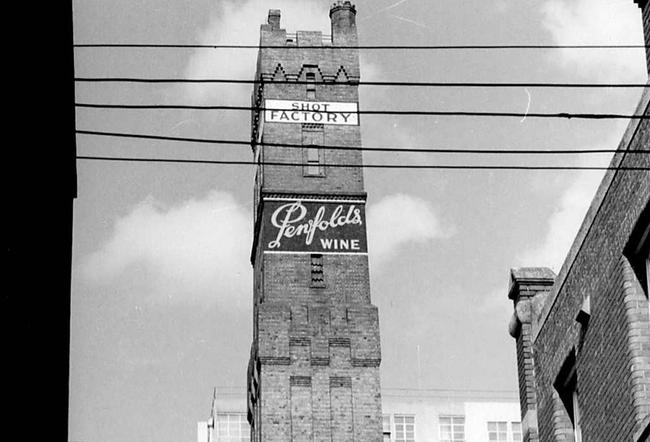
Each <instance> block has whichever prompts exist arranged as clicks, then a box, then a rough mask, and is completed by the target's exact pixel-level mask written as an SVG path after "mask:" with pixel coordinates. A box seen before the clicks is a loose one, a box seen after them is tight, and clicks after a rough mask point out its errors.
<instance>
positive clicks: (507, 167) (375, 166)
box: [77, 155, 650, 171]
mask: <svg viewBox="0 0 650 442" xmlns="http://www.w3.org/2000/svg"><path fill="white" fill-rule="evenodd" d="M77 159H79V160H92V161H127V162H156V163H188V164H222V165H248V166H260V165H265V166H285V167H307V166H308V164H306V163H285V162H273V161H263V162H255V161H236V160H192V159H182V158H144V157H114V156H93V155H77ZM319 167H326V168H327V167H344V168H365V169H450V170H468V169H471V170H627V171H637V170H638V171H650V167H599V166H525V165H496V166H488V165H468V164H462V165H453V164H319Z"/></svg>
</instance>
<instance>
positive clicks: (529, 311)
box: [508, 267, 555, 442]
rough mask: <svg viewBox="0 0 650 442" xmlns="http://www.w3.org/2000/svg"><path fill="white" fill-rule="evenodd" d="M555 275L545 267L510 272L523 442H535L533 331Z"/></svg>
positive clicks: (535, 393)
mask: <svg viewBox="0 0 650 442" xmlns="http://www.w3.org/2000/svg"><path fill="white" fill-rule="evenodd" d="M554 280H555V274H554V273H553V272H552V271H551V270H549V269H547V268H533V267H530V268H519V269H512V270H511V271H510V289H509V291H508V298H510V299H512V301H513V304H514V313H513V316H512V319H511V321H510V326H509V329H510V330H509V331H510V335H511V336H512V337H513V338H515V340H516V346H517V369H518V372H519V401H520V406H521V423H522V432H523V441H524V442H538V441H539V431H538V424H537V383H536V380H535V358H534V351H533V339H532V328H533V326H534V322H535V321H536V320H537V315H538V314H539V312H540V310H541V306H542V305H543V303H544V300H545V299H546V295H547V294H548V292H549V291H550V289H551V287H552V285H553V282H554Z"/></svg>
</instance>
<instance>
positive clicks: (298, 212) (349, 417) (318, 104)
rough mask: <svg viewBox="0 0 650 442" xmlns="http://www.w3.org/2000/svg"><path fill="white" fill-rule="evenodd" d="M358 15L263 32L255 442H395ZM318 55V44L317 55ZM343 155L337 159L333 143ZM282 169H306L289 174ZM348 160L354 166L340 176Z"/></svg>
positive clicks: (335, 14)
mask: <svg viewBox="0 0 650 442" xmlns="http://www.w3.org/2000/svg"><path fill="white" fill-rule="evenodd" d="M355 16H356V10H355V7H354V6H353V5H352V4H351V3H350V2H349V1H338V2H336V3H334V4H333V6H332V7H331V9H330V18H331V25H332V28H331V29H332V31H331V35H330V36H324V35H323V34H322V33H321V32H315V31H298V32H297V33H296V34H287V32H286V30H284V29H282V28H281V27H280V11H277V10H271V11H269V15H268V22H267V23H266V24H263V25H262V26H261V30H260V45H261V48H260V51H259V54H258V61H257V74H256V79H257V80H259V83H257V84H256V85H255V88H254V91H253V95H252V104H253V107H255V108H256V109H259V110H258V111H255V112H253V113H252V144H253V153H254V157H255V160H256V161H258V162H260V163H262V164H260V165H259V166H258V168H257V173H256V177H255V196H254V204H255V227H254V239H253V250H252V255H251V262H252V265H253V268H254V309H253V312H254V313H253V315H254V318H253V344H252V348H251V356H250V362H249V367H248V412H247V414H248V416H247V417H248V421H249V422H250V425H251V439H252V440H253V441H265V442H267V441H283V442H286V441H293V440H300V441H305V440H313V441H320V440H322V441H364V442H366V441H381V440H382V419H381V393H380V385H379V364H380V360H381V354H380V345H379V324H378V313H377V308H376V307H375V306H374V305H372V304H371V300H370V287H369V275H368V256H367V245H366V226H365V203H366V193H365V191H364V184H363V173H362V168H361V167H360V166H361V164H362V156H361V151H360V150H359V149H358V148H359V147H360V146H361V134H360V129H359V121H358V114H357V112H356V111H357V109H358V86H357V85H356V84H355V83H356V82H357V81H358V80H359V75H360V74H359V56H358V51H357V50H356V49H342V48H340V47H341V46H355V45H357V44H358V43H357V33H356V22H355V20H356V18H355ZM314 47H316V48H314ZM323 145H329V146H340V147H343V149H324V148H322V147H321V146H323ZM278 163H293V164H298V165H294V166H290V167H288V166H281V165H278ZM332 164H342V165H346V167H332V166H331V165H332Z"/></svg>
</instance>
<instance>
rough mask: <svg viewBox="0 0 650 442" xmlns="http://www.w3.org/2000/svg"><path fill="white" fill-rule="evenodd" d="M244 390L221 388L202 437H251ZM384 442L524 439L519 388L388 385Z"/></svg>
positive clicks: (231, 440)
mask: <svg viewBox="0 0 650 442" xmlns="http://www.w3.org/2000/svg"><path fill="white" fill-rule="evenodd" d="M245 410H246V400H245V390H244V389H231V388H228V389H221V388H220V389H217V390H216V392H215V395H214V399H213V402H212V409H211V412H210V418H209V419H208V420H207V421H203V422H199V423H198V432H197V442H248V441H250V427H249V425H248V422H247V419H246V412H245ZM382 410H383V416H382V417H383V433H384V435H383V438H384V439H383V440H384V442H521V441H522V433H521V419H520V411H519V399H518V396H517V393H516V392H494V391H465V390H463V391H460V390H411V389H383V390H382Z"/></svg>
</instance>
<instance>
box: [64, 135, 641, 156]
mask: <svg viewBox="0 0 650 442" xmlns="http://www.w3.org/2000/svg"><path fill="white" fill-rule="evenodd" d="M75 132H76V133H78V134H81V135H96V136H105V137H118V138H137V139H148V140H159V141H179V142H189V143H205V144H222V145H235V146H251V145H252V144H253V143H251V141H246V140H223V139H213V138H190V137H171V136H163V135H149V134H133V133H123V132H103V131H90V130H76V131H75ZM255 144H256V145H259V146H267V147H282V148H288V149H303V148H305V147H310V148H314V149H328V150H357V151H365V152H373V151H374V152H408V153H445V154H490V155H498V154H506V155H512V154H514V155H564V154H603V153H623V152H625V153H627V154H646V155H647V154H650V150H626V149H557V150H554V149H489V148H483V149H454V148H421V149H420V148H416V147H355V146H341V145H324V144H313V145H309V146H305V145H304V144H292V143H267V142H262V143H255Z"/></svg>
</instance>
